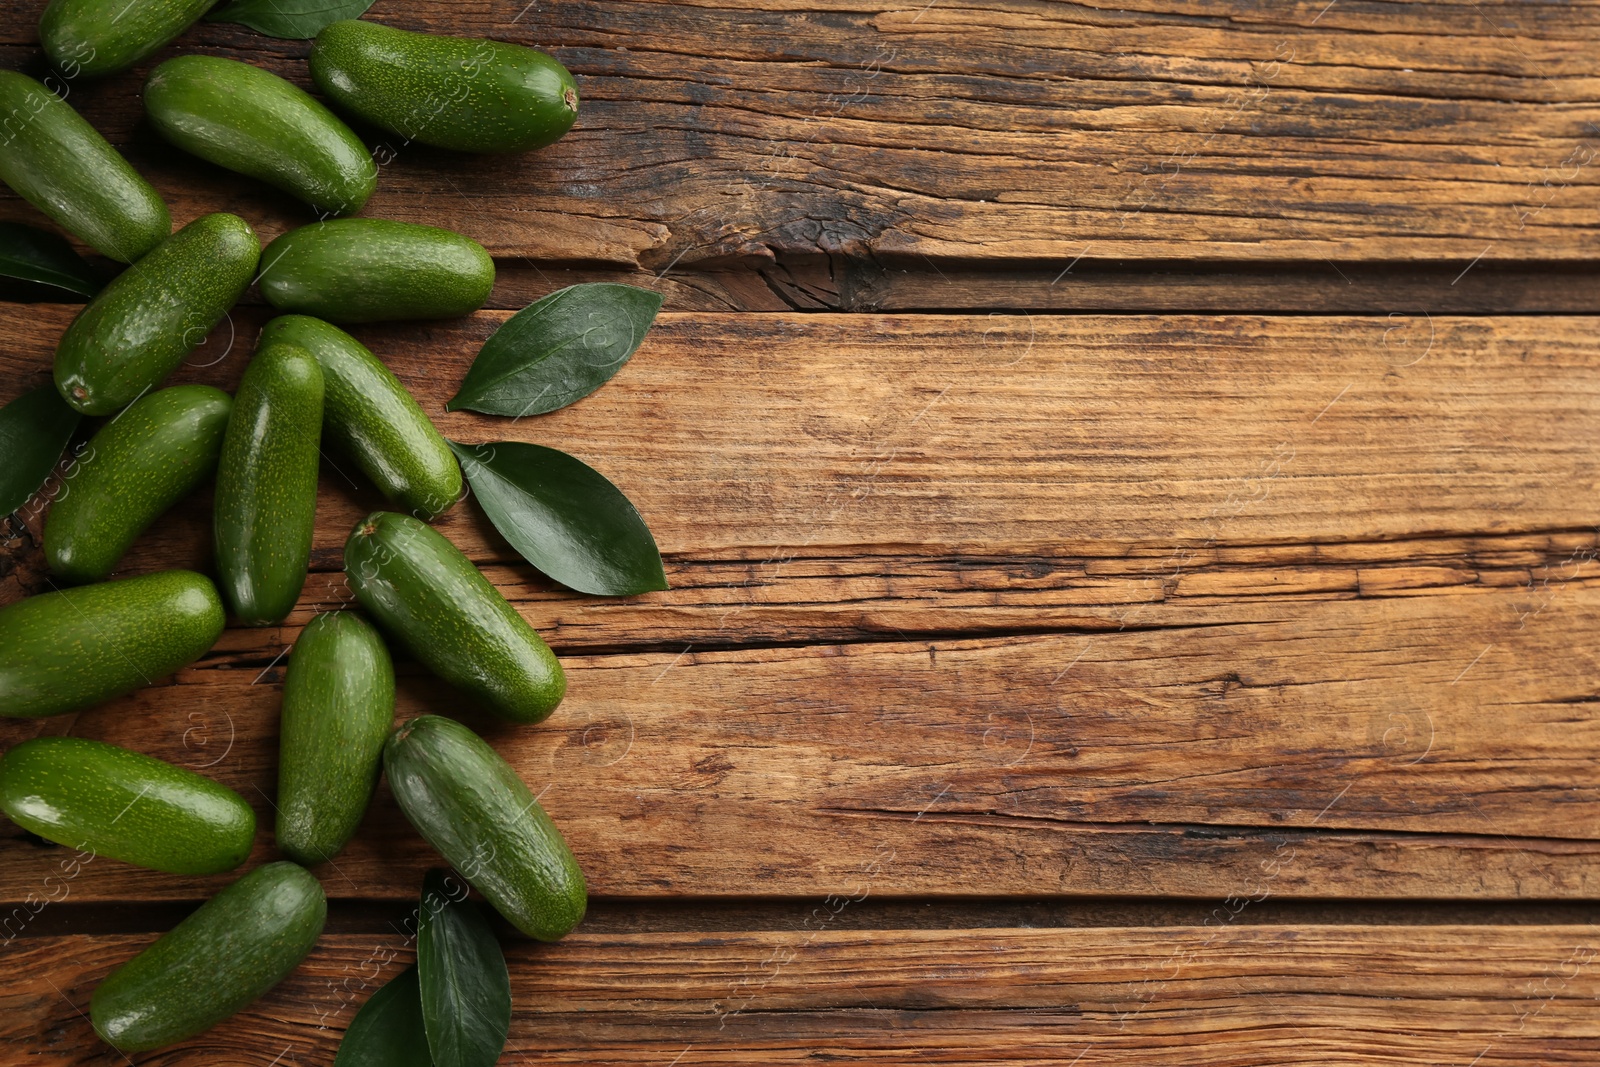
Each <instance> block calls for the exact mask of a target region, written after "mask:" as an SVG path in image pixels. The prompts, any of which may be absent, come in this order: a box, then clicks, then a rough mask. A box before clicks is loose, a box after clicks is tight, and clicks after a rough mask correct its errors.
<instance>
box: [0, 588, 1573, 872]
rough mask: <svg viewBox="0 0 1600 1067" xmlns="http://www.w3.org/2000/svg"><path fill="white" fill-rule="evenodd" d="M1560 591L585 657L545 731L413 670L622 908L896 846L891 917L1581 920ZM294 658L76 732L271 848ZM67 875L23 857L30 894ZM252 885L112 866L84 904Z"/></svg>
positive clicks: (407, 710)
mask: <svg viewBox="0 0 1600 1067" xmlns="http://www.w3.org/2000/svg"><path fill="white" fill-rule="evenodd" d="M1550 593H1551V595H1550V597H1549V598H1548V600H1547V601H1546V602H1545V603H1544V604H1543V606H1542V608H1541V609H1540V610H1539V612H1538V614H1537V615H1523V616H1519V615H1518V613H1517V611H1516V610H1514V609H1513V605H1514V604H1516V603H1523V604H1526V603H1527V600H1526V598H1525V596H1524V594H1523V591H1522V590H1519V589H1514V588H1512V589H1501V590H1499V591H1498V592H1492V593H1461V592H1450V591H1442V592H1436V593H1434V594H1430V595H1416V596H1390V597H1375V598H1372V599H1355V600H1323V601H1314V600H1313V601H1299V600H1293V599H1288V598H1286V599H1285V600H1284V602H1282V603H1281V604H1278V605H1276V606H1275V607H1274V608H1273V609H1272V612H1271V614H1272V617H1271V618H1270V619H1269V620H1267V621H1262V622H1256V623H1249V624H1233V625H1202V626H1173V627H1170V628H1164V627H1158V628H1151V629H1146V630H1140V631H1137V632H1135V631H1134V630H1132V629H1129V630H1127V631H1124V632H1108V633H1100V634H1043V635H1038V636H1031V637H1028V636H1013V637H997V638H989V639H967V640H938V641H922V642H886V643H880V644H872V645H820V646H819V645H811V646H802V647H793V648H789V647H779V648H755V649H748V650H742V651H721V652H719V651H710V652H701V651H698V650H695V649H694V648H692V647H682V648H679V649H677V650H674V651H665V652H659V653H644V654H616V655H604V656H572V655H568V656H566V657H564V662H565V663H566V665H567V668H568V670H569V672H570V677H571V687H570V692H569V696H568V698H567V701H566V703H565V704H564V705H563V707H562V709H561V710H559V711H558V712H557V714H556V716H555V717H554V718H552V719H551V720H550V721H549V722H548V723H547V724H545V725H544V726H541V727H539V728H535V729H522V730H517V729H512V728H508V727H505V726H501V725H496V724H494V723H492V722H488V721H486V720H484V719H483V718H481V717H479V716H475V715H473V714H472V711H471V709H469V708H463V707H462V705H461V702H460V700H459V698H458V697H456V696H454V695H453V694H451V693H450V692H449V691H448V690H447V689H446V688H445V687H444V686H443V685H442V684H441V683H438V682H436V681H434V680H433V679H431V678H429V677H426V676H422V675H420V674H418V673H416V672H414V671H409V670H408V671H407V672H406V676H405V677H404V678H403V679H402V682H403V684H402V686H401V700H400V708H401V714H402V715H404V716H409V715H412V714H417V713H420V712H424V711H429V710H433V711H439V710H443V711H447V712H449V713H450V714H459V715H463V716H464V717H465V718H466V719H467V721H469V722H471V723H473V725H475V726H476V727H477V728H479V729H481V730H483V731H484V732H485V733H486V735H487V736H488V737H490V739H491V740H492V741H493V742H494V743H495V744H496V746H497V747H498V748H499V749H500V751H501V752H502V753H503V754H504V755H505V756H506V758H507V759H508V760H510V761H511V762H512V764H513V765H514V766H516V767H517V768H518V770H519V771H520V772H521V774H522V775H523V777H524V778H525V779H526V780H527V781H528V782H529V784H530V786H531V787H532V788H533V789H534V790H535V791H536V792H539V793H541V795H542V797H543V803H544V805H545V806H546V808H547V809H548V810H549V811H550V812H551V814H552V816H553V817H554V818H555V819H556V820H557V821H558V823H559V824H560V825H561V826H562V828H563V830H564V832H565V834H566V835H567V836H568V838H569V840H570V841H571V843H572V845H573V848H574V850H575V851H576V853H577V855H578V856H579V858H580V860H581V862H582V863H583V865H584V868H585V870H586V872H587V873H588V876H589V880H590V884H591V886H592V887H593V889H594V891H595V892H596V893H599V894H606V895H626V896H686V895H700V894H708V895H731V896H737V895H744V894H748V893H750V892H751V891H752V888H753V887H757V886H759V887H760V890H761V891H762V892H764V893H775V894H809V893H817V892H828V891H834V890H837V889H839V888H840V887H841V886H845V885H850V884H854V883H856V882H858V881H859V879H860V877H861V875H860V872H861V871H862V870H863V869H865V868H866V867H867V866H868V865H870V864H872V863H873V862H874V860H875V859H876V858H881V857H883V856H885V855H887V856H888V857H890V858H892V860H893V862H887V863H882V864H881V870H879V871H878V872H876V873H875V875H874V883H875V886H876V890H877V891H879V892H885V893H892V894H937V895H957V896H959V895H971V894H975V893H977V894H986V895H1039V894H1069V895H1071V894H1124V895H1146V896H1221V895H1225V894H1227V893H1229V892H1231V891H1232V890H1233V889H1234V888H1235V887H1237V886H1238V885H1240V884H1241V883H1249V884H1252V885H1256V886H1258V887H1266V886H1270V889H1271V892H1273V893H1274V894H1281V895H1293V896H1317V897H1348V896H1369V897H1376V896H1384V897H1406V896H1428V897H1451V898H1508V897H1549V898H1578V897H1585V896H1589V895H1592V894H1593V893H1595V892H1596V891H1597V890H1600V881H1597V878H1600V875H1597V874H1596V871H1597V870H1600V867H1597V866H1596V864H1595V862H1594V861H1595V857H1596V853H1597V851H1600V843H1597V842H1596V840H1595V838H1596V837H1597V836H1600V791H1597V790H1596V788H1595V787H1594V784H1593V781H1592V775H1591V774H1590V773H1589V772H1590V769H1591V768H1592V766H1593V762H1594V759H1595V758H1596V754H1597V752H1600V718H1597V717H1596V716H1595V715H1594V709H1595V707H1596V698H1595V696H1594V681H1593V679H1594V678H1595V677H1596V675H1597V673H1600V650H1597V649H1596V648H1595V647H1594V645H1593V642H1592V641H1590V640H1589V639H1588V638H1587V636H1583V635H1591V634H1593V633H1595V632H1597V627H1600V585H1597V584H1596V583H1594V582H1592V581H1584V582H1574V583H1571V584H1569V585H1564V586H1557V587H1553V588H1552V589H1551V590H1550ZM242 638H243V635H241V634H234V635H232V640H233V641H235V642H237V641H239V640H241V639H242ZM291 638H292V631H280V632H270V631H269V632H268V633H266V634H263V635H261V636H260V637H259V638H258V641H259V643H258V644H257V645H256V648H255V650H254V651H253V652H250V653H244V652H241V651H239V650H238V649H237V648H235V650H234V651H231V652H228V653H225V654H224V655H223V656H222V657H220V658H217V659H213V660H207V661H202V663H201V664H200V665H197V666H196V667H194V668H190V669H187V670H185V671H181V672H179V674H178V676H177V679H176V682H175V684H170V685H162V686H157V687H154V688H150V689H146V690H143V691H141V692H139V693H137V694H134V695H133V696H130V697H128V698H125V699H123V700H120V701H114V702H112V703H110V704H107V705H104V706H102V707H99V708H96V709H94V710H92V711H89V712H84V713H80V714H78V715H77V716H75V717H73V718H72V719H63V720H53V721H51V722H50V723H48V724H46V726H45V728H46V729H48V730H50V731H51V732H60V731H63V730H65V731H70V732H71V733H73V734H76V735H80V736H89V737H97V738H100V739H103V740H107V741H111V742H113V743H117V744H122V745H125V746H128V747H131V748H135V749H138V750H140V751H144V752H148V753H150V754H152V755H155V756H158V757H160V758H163V759H168V760H170V761H173V762H176V763H179V764H183V765H188V766H191V767H195V768H197V769H201V770H203V771H204V772H205V773H206V774H209V775H213V776H215V777H217V778H218V779H219V780H221V781H224V782H226V783H228V784H229V785H231V786H233V787H235V788H237V789H239V790H240V791H241V792H242V793H243V794H244V795H245V796H246V797H247V798H248V799H250V800H251V801H252V802H253V803H254V804H255V806H256V807H257V810H258V815H259V817H260V819H261V821H262V825H263V827H268V826H270V824H271V822H272V809H271V801H270V799H269V798H270V796H271V794H272V792H273V782H274V778H275V769H274V768H275V756H276V752H275V750H276V717H277V708H278V701H279V692H278V690H279V686H278V682H279V681H280V680H281V676H282V668H281V663H280V662H279V656H280V655H281V653H282V652H283V651H284V650H285V649H286V648H287V646H288V644H289V641H290V640H291ZM280 642H281V644H280ZM33 729H35V725H34V724H31V723H24V724H15V723H14V724H9V726H8V730H9V731H10V736H11V739H12V740H15V739H16V738H17V737H19V736H25V735H26V733H29V732H32V730H33ZM11 832H12V833H13V834H14V833H15V831H14V830H13V831H11ZM269 840H270V839H269V837H268V835H267V834H265V833H264V834H262V835H261V839H260V842H259V845H258V850H257V854H258V856H259V857H265V856H267V855H269V854H270V844H269ZM752 841H760V842H761V843H762V844H761V847H759V848H755V849H752V848H751V847H750V844H749V843H750V842H752ZM430 856H431V852H430V851H429V850H428V849H427V848H426V846H424V845H423V844H422V842H421V841H420V840H419V839H418V838H417V837H416V836H415V835H414V834H413V833H412V832H411V831H410V830H409V828H408V827H406V825H405V824H404V821H403V819H402V818H401V817H400V815H399V814H398V811H397V809H396V808H395V807H394V805H393V803H392V801H391V800H390V799H389V798H388V797H387V796H385V795H383V794H381V793H380V796H379V798H378V800H377V801H376V802H375V804H374V808H373V811H372V813H371V814H370V815H369V818H368V820H367V823H366V825H365V826H364V827H363V830H362V832H361V833H360V834H359V835H358V837H357V839H356V840H355V841H354V842H352V844H351V845H350V846H349V847H348V849H347V850H346V852H345V853H344V854H343V855H342V856H341V858H340V859H339V860H338V861H337V862H336V863H335V864H334V865H333V866H332V867H331V868H330V869H329V870H328V871H327V872H325V875H326V877H327V879H328V883H329V889H330V891H331V892H333V893H335V894H337V895H338V896H341V897H349V898H355V899H367V898H375V897H395V896H401V897H403V896H405V895H407V894H410V893H412V892H414V885H413V883H414V881H415V874H416V871H417V869H419V867H421V866H422V865H425V864H426V863H428V862H429V858H430ZM60 859H61V851H60V850H56V849H23V848H13V849H12V850H11V852H10V855H9V857H8V862H7V864H6V865H5V867H4V869H3V870H0V899H3V900H9V901H18V900H21V899H23V898H24V897H25V896H26V895H27V894H28V893H29V892H33V891H36V890H37V889H38V887H39V886H40V885H42V884H44V882H45V879H46V878H47V877H48V876H49V875H50V873H51V871H52V869H53V867H54V865H55V864H57V863H58V862H59V861H60ZM976 872H981V874H978V873H976ZM1263 872H1270V877H1268V875H1267V874H1264V873H1263ZM221 881H223V880H222V879H213V880H211V881H206V880H196V879H189V878H172V877H167V876H161V875H156V874H152V873H148V872H141V871H134V870H132V869H129V868H126V867H123V866H121V865H118V864H114V863H109V862H107V863H102V864H99V865H95V866H93V867H92V868H91V869H88V870H86V871H85V872H84V874H83V875H82V877H81V878H80V879H79V880H78V882H77V883H76V884H75V886H74V890H73V892H74V894H75V896H76V897H77V898H79V899H83V900H106V899H193V898H194V896H195V895H197V894H200V893H203V892H205V891H207V890H208V889H209V888H212V887H214V886H215V885H217V884H220V882H221Z"/></svg>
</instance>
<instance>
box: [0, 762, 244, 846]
mask: <svg viewBox="0 0 1600 1067" xmlns="http://www.w3.org/2000/svg"><path fill="white" fill-rule="evenodd" d="M0 810H3V811H4V812H5V813H6V817H7V818H9V819H10V820H11V821H12V822H14V823H16V824H17V825H18V826H21V827H22V828H23V829H25V830H30V831H32V832H33V833H36V834H38V835H39V836H40V837H42V838H44V839H45V840H47V841H54V842H55V843H56V844H58V845H65V846H67V847H68V848H75V849H77V850H78V851H80V852H89V851H92V852H93V853H94V854H95V855H97V856H108V857H110V858H111V859H115V860H121V861H122V862H124V863H132V864H134V865H135V866H138V867H147V868H149V869H150V870H153V871H165V872H167V873H168V874H219V873H221V872H222V871H231V870H233V869H234V868H235V867H237V866H239V864H241V863H243V862H244V861H245V857H247V856H249V855H250V845H251V842H252V841H253V840H254V838H255V833H256V815H255V812H254V811H252V810H250V805H249V804H247V803H246V802H245V799H244V797H241V796H240V795H239V794H238V793H235V792H234V791H233V790H231V789H229V788H228V787H227V786H225V785H223V784H222V783H221V782H214V781H212V780H211V779H210V778H206V777H204V776H202V775H199V774H196V773H194V772H193V771H191V770H188V769H186V768H183V767H175V766H173V765H172V764H170V763H166V762H163V761H162V760H158V759H155V758H153V757H151V756H146V755H144V754H142V753H139V752H130V751H128V750H127V749H125V748H118V747H117V746H116V745H108V744H105V743H104V742H102V741H91V740H89V739H87V738H83V737H36V738H34V739H33V740H31V741H24V742H23V743H22V744H20V745H17V746H16V747H15V748H13V749H11V750H10V751H9V752H7V753H6V755H5V759H3V760H0Z"/></svg>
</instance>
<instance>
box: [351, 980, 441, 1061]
mask: <svg viewBox="0 0 1600 1067" xmlns="http://www.w3.org/2000/svg"><path fill="white" fill-rule="evenodd" d="M333 1067H434V1063H433V1058H432V1057H431V1056H429V1055H428V1037H427V1034H426V1033H425V1032H424V1030H423V1026H422V996H421V994H420V992H419V991H418V983H417V969H416V968H415V967H407V968H406V969H405V970H404V971H402V972H400V973H399V974H398V975H396V976H395V977H394V978H393V979H391V980H390V981H389V982H387V983H385V984H384V985H382V986H380V987H379V988H378V991H377V992H376V993H374V994H372V996H370V997H368V998H367V1002H366V1003H365V1004H363V1005H361V1010H360V1011H358V1012H356V1017H355V1018H354V1019H351V1020H350V1028H349V1029H348V1030H346V1031H345V1033H344V1040H342V1041H340V1042H339V1054H338V1055H337V1056H335V1057H334V1060H333Z"/></svg>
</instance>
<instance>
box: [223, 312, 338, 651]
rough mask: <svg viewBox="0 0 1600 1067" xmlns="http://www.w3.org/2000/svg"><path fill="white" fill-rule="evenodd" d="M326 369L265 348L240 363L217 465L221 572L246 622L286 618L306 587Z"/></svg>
mask: <svg viewBox="0 0 1600 1067" xmlns="http://www.w3.org/2000/svg"><path fill="white" fill-rule="evenodd" d="M322 395H323V382H322V367H321V366H320V365H319V364H318V363H317V361H316V358H315V357H314V356H312V355H311V353H309V352H307V351H306V350H305V349H303V348H301V347H300V346H299V345H290V344H273V345H267V346H264V347H262V348H260V349H259V350H257V352H256V354H255V358H253V359H252V360H251V361H250V366H248V367H246V368H245V372H244V378H243V380H241V381H240V382H239V391H238V392H237V393H236V394H234V398H233V414H232V415H231V416H229V418H228V430H227V434H226V435H225V436H224V437H223V440H222V458H221V459H220V460H219V461H218V463H217V494H216V502H215V505H214V506H213V508H212V511H213V515H214V520H213V521H214V532H215V542H216V550H217V573H218V575H219V577H220V579H221V582H220V584H221V586H222V593H223V596H224V597H225V598H226V599H227V601H228V607H229V608H230V609H231V610H232V611H233V613H234V615H235V616H237V617H238V619H239V621H240V622H242V623H244V624H245V625H246V626H271V625H273V624H275V623H279V622H282V621H283V619H284V616H286V615H288V614H289V611H290V609H292V608H293V607H294V602H295V600H296V599H297V598H299V596H300V589H301V587H302V586H303V585H305V581H306V567H307V564H308V563H309V561H310V559H311V531H312V524H313V521H314V520H315V517H316V509H317V462H318V459H319V457H320V452H319V442H320V440H321V436H322Z"/></svg>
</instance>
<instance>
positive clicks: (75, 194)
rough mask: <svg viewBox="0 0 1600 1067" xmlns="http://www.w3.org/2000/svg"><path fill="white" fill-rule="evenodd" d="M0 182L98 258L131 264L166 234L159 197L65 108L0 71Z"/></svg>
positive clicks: (167, 219)
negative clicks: (106, 257) (91, 249)
mask: <svg viewBox="0 0 1600 1067" xmlns="http://www.w3.org/2000/svg"><path fill="white" fill-rule="evenodd" d="M0 115H4V116H5V118H4V119H0V181H4V182H5V183H6V184H7V185H9V186H10V187H11V188H12V189H13V190H14V191H15V192H16V194H17V195H18V196H20V197H22V199H24V200H26V201H27V202H28V203H30V204H32V205H33V206H34V207H36V208H38V209H39V210H40V211H42V212H44V213H45V214H46V215H48V216H50V219H51V221H53V222H54V223H55V224H56V225H57V226H60V227H61V228H62V229H63V230H66V231H67V232H68V233H70V234H72V235H73V236H74V237H76V238H78V239H79V240H81V241H82V242H83V243H84V244H86V245H88V246H89V247H90V248H93V249H94V250H95V251H96V252H99V253H100V254H101V255H103V256H109V257H111V258H112V259H115V260H119V261H120V262H123V263H132V262H133V261H134V260H136V259H138V258H139V257H140V256H142V255H144V254H145V253H146V252H148V251H150V250H151V249H152V248H154V247H155V246H156V245H158V244H160V243H161V242H162V241H164V240H165V239H166V237H167V235H168V234H169V233H171V232H172V217H171V216H170V215H168V214H167V205H166V203H165V202H163V201H162V199H161V194H159V193H157V192H156V191H155V189H153V188H151V186H150V183H149V182H147V181H145V180H144V179H143V178H141V177H140V176H139V173H138V172H137V171H135V170H134V169H133V168H132V167H131V166H129V165H128V161H127V160H126V159H123V158H122V155H121V154H120V153H119V152H118V151H117V150H116V149H115V148H112V147H111V145H110V144H108V143H107V142H106V139H105V138H104V137H101V136H100V134H99V132H98V131H96V130H95V128H94V127H93V126H91V125H89V124H88V123H87V122H85V121H84V119H83V116H81V115H79V114H78V113H77V112H76V111H74V110H73V109H72V105H70V104H68V103H67V102H66V101H65V100H63V99H61V98H60V97H59V96H57V95H56V94H55V93H53V92H51V91H50V90H49V89H47V88H46V87H45V86H43V85H40V84H39V83H38V82H36V81H34V80H33V79H32V78H30V77H28V76H27V75H26V74H18V73H17V72H16V71H12V70H0Z"/></svg>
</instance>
